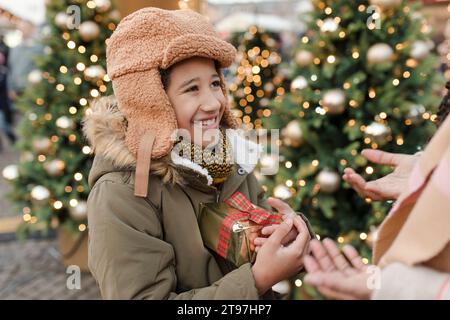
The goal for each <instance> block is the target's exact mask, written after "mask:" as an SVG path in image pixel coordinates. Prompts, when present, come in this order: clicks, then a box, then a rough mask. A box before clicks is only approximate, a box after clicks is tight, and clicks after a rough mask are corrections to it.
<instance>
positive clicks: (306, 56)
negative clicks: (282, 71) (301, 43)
mask: <svg viewBox="0 0 450 320" xmlns="http://www.w3.org/2000/svg"><path fill="white" fill-rule="evenodd" d="M313 59H314V56H313V54H312V53H311V52H310V51H308V50H303V49H302V50H299V51H298V52H297V53H296V54H295V62H296V63H297V64H298V65H299V66H300V67H308V66H310V65H311V64H312V62H313Z"/></svg>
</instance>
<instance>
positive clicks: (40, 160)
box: [38, 154, 47, 162]
mask: <svg viewBox="0 0 450 320" xmlns="http://www.w3.org/2000/svg"><path fill="white" fill-rule="evenodd" d="M45 159H47V158H46V157H45V156H44V155H43V154H40V155H39V156H38V161H39V162H44V161H45Z"/></svg>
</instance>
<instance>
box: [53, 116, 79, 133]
mask: <svg viewBox="0 0 450 320" xmlns="http://www.w3.org/2000/svg"><path fill="white" fill-rule="evenodd" d="M55 123H56V126H57V127H58V129H59V131H60V132H61V133H63V134H68V133H70V132H71V131H72V130H73V129H74V128H75V123H74V122H73V120H72V119H70V118H69V117H67V116H61V117H59V118H58V119H56V122H55Z"/></svg>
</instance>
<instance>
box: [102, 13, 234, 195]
mask: <svg viewBox="0 0 450 320" xmlns="http://www.w3.org/2000/svg"><path fill="white" fill-rule="evenodd" d="M106 44H107V49H106V59H107V69H108V70H107V71H108V76H109V77H110V79H111V80H112V85H113V90H114V94H115V96H116V99H117V101H118V105H119V109H120V111H121V112H122V113H123V114H124V115H125V117H126V119H127V121H128V127H127V133H126V137H125V142H126V144H127V147H128V149H129V150H130V152H131V153H132V154H133V155H134V156H135V157H136V158H137V163H136V182H135V195H136V196H142V197H145V196H147V189H148V177H149V171H150V161H151V159H158V158H161V157H163V156H165V155H167V154H168V153H169V152H170V150H171V149H172V147H173V143H174V139H172V134H173V133H174V132H175V130H176V129H177V128H178V126H177V119H176V115H175V111H174V109H173V107H172V105H171V104H170V101H169V98H168V97H167V94H166V92H165V90H164V87H163V84H162V80H161V76H160V71H159V70H160V69H167V68H169V67H170V66H172V65H173V64H175V63H177V62H179V61H182V60H184V59H187V58H191V57H195V56H199V57H205V58H210V59H213V60H216V61H217V62H218V63H219V66H220V67H228V66H230V65H231V63H232V62H233V61H234V58H235V54H236V49H235V48H234V47H233V46H232V45H231V44H229V43H227V42H226V41H223V40H221V39H220V38H219V37H218V36H217V34H216V32H215V31H214V29H213V27H212V25H211V24H210V23H209V22H208V21H207V19H206V18H205V17H203V16H202V15H200V14H198V13H196V12H194V11H191V10H173V11H171V10H163V9H158V8H144V9H141V10H138V11H136V12H134V13H132V14H130V15H129V16H127V17H125V18H124V19H123V20H122V21H121V22H120V23H119V25H118V27H117V29H116V30H115V31H114V33H113V34H112V36H111V37H110V38H109V39H108V40H107V42H106ZM220 78H221V83H222V91H223V92H224V94H225V96H227V92H226V87H225V81H224V79H223V75H222V74H220ZM221 124H222V125H224V126H226V127H229V128H237V122H236V119H235V118H234V117H233V115H232V113H231V111H230V108H229V106H228V105H227V106H226V107H225V111H224V114H223V117H222V120H221Z"/></svg>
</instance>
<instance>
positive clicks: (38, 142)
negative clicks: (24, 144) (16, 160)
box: [32, 137, 52, 154]
mask: <svg viewBox="0 0 450 320" xmlns="http://www.w3.org/2000/svg"><path fill="white" fill-rule="evenodd" d="M32 146H33V150H34V151H35V152H36V153H39V154H43V153H48V152H49V151H50V148H51V146H52V142H51V140H50V139H49V138H47V137H41V138H36V139H34V140H33V142H32Z"/></svg>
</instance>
